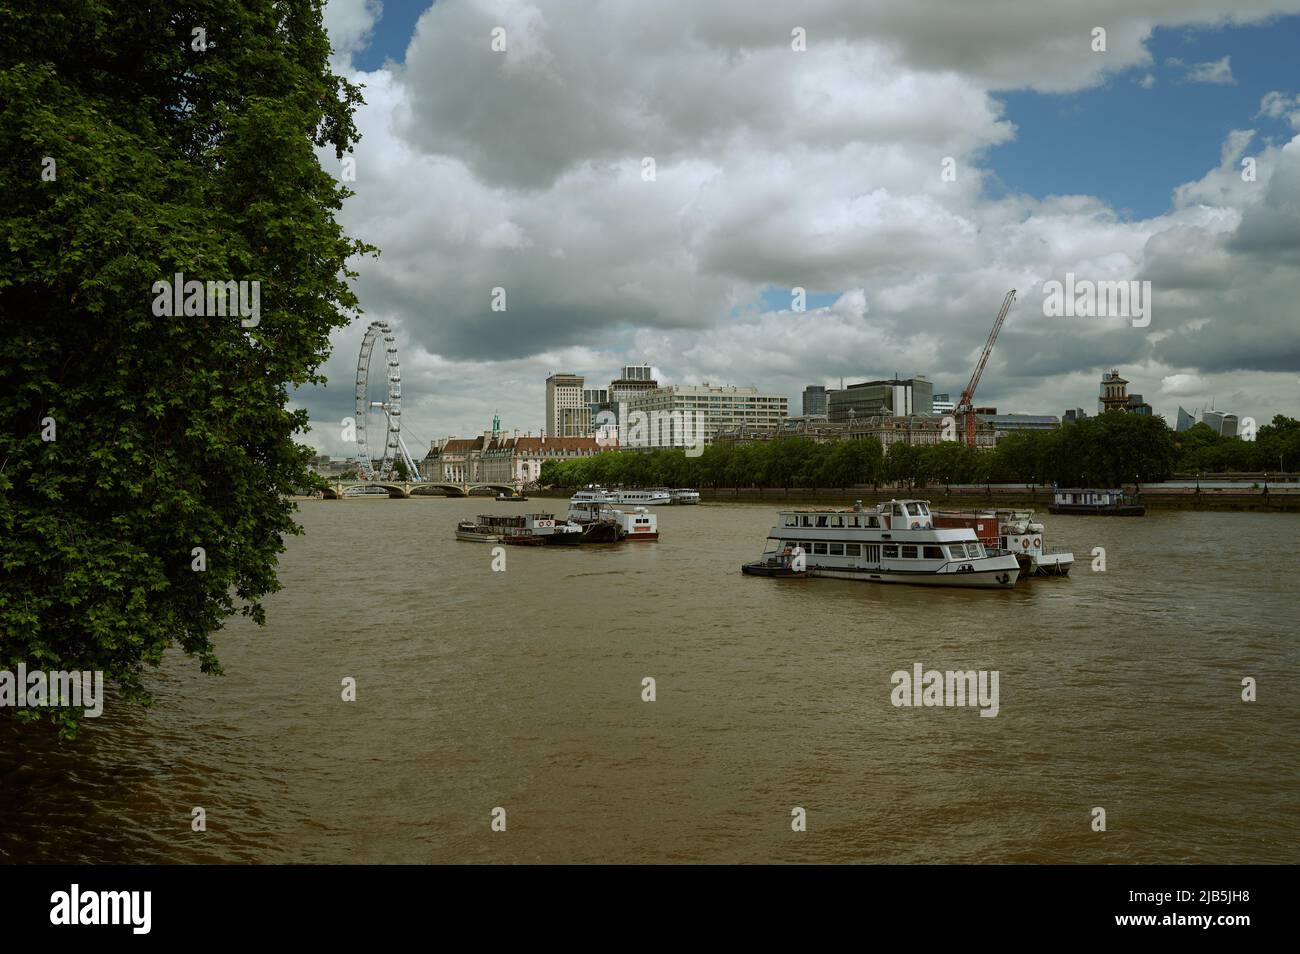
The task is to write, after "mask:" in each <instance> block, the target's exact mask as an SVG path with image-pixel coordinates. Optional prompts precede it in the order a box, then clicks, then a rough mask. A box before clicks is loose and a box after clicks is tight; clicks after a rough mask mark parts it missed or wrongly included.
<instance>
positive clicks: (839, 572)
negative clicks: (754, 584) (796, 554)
mask: <svg viewBox="0 0 1300 954" xmlns="http://www.w3.org/2000/svg"><path fill="white" fill-rule="evenodd" d="M1012 563H1013V564H1015V561H1014V560H1012ZM808 575H809V576H819V577H826V578H827V579H832V580H858V581H861V582H864V583H907V584H911V585H913V586H967V587H981V588H990V587H991V588H995V589H1007V588H1010V587H1012V586H1015V585H1016V580H1017V579H1018V578H1019V576H1020V567H1019V565H1018V564H1017V565H1013V566H1010V567H1006V566H1003V567H999V568H997V569H987V570H976V571H974V572H972V573H926V572H916V571H906V572H898V571H894V570H885V569H880V570H849V569H843V568H840V567H825V566H813V565H812V564H809V566H808Z"/></svg>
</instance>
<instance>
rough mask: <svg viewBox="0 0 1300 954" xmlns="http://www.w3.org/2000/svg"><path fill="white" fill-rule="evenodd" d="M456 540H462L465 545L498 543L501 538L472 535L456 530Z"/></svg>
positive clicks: (485, 534) (481, 534)
mask: <svg viewBox="0 0 1300 954" xmlns="http://www.w3.org/2000/svg"><path fill="white" fill-rule="evenodd" d="M456 539H457V540H464V541H466V542H467V543H500V542H501V538H500V537H499V536H497V535H496V534H493V533H472V532H469V531H466V530H457V531H456Z"/></svg>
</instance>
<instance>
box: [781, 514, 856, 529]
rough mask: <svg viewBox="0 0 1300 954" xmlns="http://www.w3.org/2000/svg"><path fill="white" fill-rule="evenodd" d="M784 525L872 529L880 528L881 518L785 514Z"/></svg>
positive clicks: (782, 523) (846, 515) (782, 521)
mask: <svg viewBox="0 0 1300 954" xmlns="http://www.w3.org/2000/svg"><path fill="white" fill-rule="evenodd" d="M781 526H783V527H865V528H867V529H870V530H879V529H880V518H879V517H877V516H875V515H867V514H863V515H861V516H857V515H848V514H832V513H818V514H806V513H805V514H793V513H788V514H785V515H784V516H783V517H782V519H781Z"/></svg>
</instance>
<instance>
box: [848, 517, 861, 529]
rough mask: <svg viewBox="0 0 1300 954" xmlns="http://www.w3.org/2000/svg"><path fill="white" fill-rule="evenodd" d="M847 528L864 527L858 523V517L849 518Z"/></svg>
mask: <svg viewBox="0 0 1300 954" xmlns="http://www.w3.org/2000/svg"><path fill="white" fill-rule="evenodd" d="M846 526H850V527H860V526H862V525H861V524H860V523H858V518H857V517H849V522H848V523H847V524H846Z"/></svg>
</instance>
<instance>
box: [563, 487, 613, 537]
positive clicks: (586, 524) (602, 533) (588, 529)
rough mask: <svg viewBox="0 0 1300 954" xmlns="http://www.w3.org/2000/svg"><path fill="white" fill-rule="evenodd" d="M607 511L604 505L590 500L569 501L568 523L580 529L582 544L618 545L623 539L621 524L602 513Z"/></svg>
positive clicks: (611, 516)
mask: <svg viewBox="0 0 1300 954" xmlns="http://www.w3.org/2000/svg"><path fill="white" fill-rule="evenodd" d="M574 499H575V500H576V499H577V498H576V497H575V498H574ZM608 509H609V508H608V506H607V505H606V504H604V503H601V502H596V501H592V500H585V501H580V502H577V503H575V502H574V501H572V500H571V501H569V522H570V523H576V524H577V525H578V526H579V527H581V528H582V542H583V543H618V542H619V541H620V540H622V539H623V526H622V524H620V523H619V522H618V521H617V520H615V519H614V517H613V515H612V514H609V515H606V514H604V513H603V511H605V510H608Z"/></svg>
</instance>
